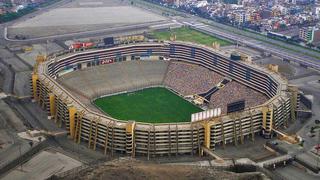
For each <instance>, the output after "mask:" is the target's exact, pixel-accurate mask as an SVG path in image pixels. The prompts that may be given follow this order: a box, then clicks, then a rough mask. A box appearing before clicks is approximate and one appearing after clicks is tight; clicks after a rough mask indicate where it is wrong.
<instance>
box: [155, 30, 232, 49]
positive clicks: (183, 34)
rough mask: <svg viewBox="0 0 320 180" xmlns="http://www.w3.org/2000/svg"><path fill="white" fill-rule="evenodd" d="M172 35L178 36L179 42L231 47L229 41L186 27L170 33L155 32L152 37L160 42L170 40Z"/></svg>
mask: <svg viewBox="0 0 320 180" xmlns="http://www.w3.org/2000/svg"><path fill="white" fill-rule="evenodd" d="M171 33H172V34H175V35H176V37H177V40H178V41H187V42H193V43H197V44H202V45H206V46H212V43H213V42H218V43H220V46H228V45H231V43H230V42H229V41H226V40H223V39H220V38H217V37H214V36H210V35H207V34H204V33H202V32H199V31H196V30H193V29H190V28H186V27H183V28H177V29H172V30H170V31H155V32H152V33H151V35H152V36H153V37H154V38H156V39H159V40H169V39H170V36H171Z"/></svg>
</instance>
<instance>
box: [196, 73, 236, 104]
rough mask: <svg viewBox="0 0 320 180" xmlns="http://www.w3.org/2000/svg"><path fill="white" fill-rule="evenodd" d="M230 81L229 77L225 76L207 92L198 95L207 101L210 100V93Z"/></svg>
mask: <svg viewBox="0 0 320 180" xmlns="http://www.w3.org/2000/svg"><path fill="white" fill-rule="evenodd" d="M231 81H232V80H231V79H230V78H228V77H225V78H224V79H223V80H222V81H220V82H219V83H218V84H217V85H215V86H214V87H212V88H211V89H209V90H208V91H207V92H205V93H201V94H198V95H199V96H201V97H203V98H205V99H206V100H207V101H210V99H211V96H212V94H214V93H215V92H217V91H218V90H219V89H222V88H223V87H224V86H225V85H226V84H228V83H229V82H231Z"/></svg>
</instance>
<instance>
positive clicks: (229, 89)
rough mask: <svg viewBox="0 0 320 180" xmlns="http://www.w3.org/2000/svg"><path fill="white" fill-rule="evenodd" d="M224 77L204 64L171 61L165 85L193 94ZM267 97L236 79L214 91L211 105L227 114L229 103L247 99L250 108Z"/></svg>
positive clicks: (246, 104) (200, 91)
mask: <svg viewBox="0 0 320 180" xmlns="http://www.w3.org/2000/svg"><path fill="white" fill-rule="evenodd" d="M223 79H224V77H223V76H221V75H219V74H218V73H215V72H213V71H210V70H208V69H206V68H204V67H202V66H198V65H193V64H187V63H183V62H171V63H170V65H169V67H168V71H167V75H166V77H165V80H164V85H166V86H168V87H170V88H172V89H174V90H175V91H178V92H179V93H181V94H183V95H191V94H200V93H203V92H206V91H208V90H209V89H211V88H212V87H213V86H215V85H217V84H218V83H219V82H220V81H222V80H223ZM267 99H268V98H267V97H266V96H265V95H264V94H262V93H260V92H257V91H255V90H253V89H251V88H249V87H247V86H245V85H242V84H240V83H238V82H236V81H231V82H229V83H227V84H226V86H225V87H224V88H222V89H220V90H218V91H217V92H215V93H213V95H212V96H211V99H210V107H211V108H219V107H220V108H221V110H222V113H223V114H226V113H227V105H228V104H229V103H233V102H236V101H240V100H245V108H248V107H253V106H257V105H260V104H263V103H264V102H265V101H267Z"/></svg>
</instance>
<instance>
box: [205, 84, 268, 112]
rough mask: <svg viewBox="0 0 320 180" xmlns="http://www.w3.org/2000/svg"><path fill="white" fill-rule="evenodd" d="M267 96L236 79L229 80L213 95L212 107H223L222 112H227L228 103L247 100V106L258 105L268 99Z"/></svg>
mask: <svg viewBox="0 0 320 180" xmlns="http://www.w3.org/2000/svg"><path fill="white" fill-rule="evenodd" d="M267 99H268V98H267V96H265V95H264V94H262V93H260V92H257V91H255V90H253V89H250V88H249V87H247V86H245V85H242V84H240V83H238V82H236V81H232V82H229V83H228V84H226V86H225V87H224V88H222V89H220V90H218V91H217V92H216V93H214V94H213V95H212V96H211V99H210V102H211V106H212V108H219V107H220V108H221V112H222V114H226V113H227V105H228V104H229V103H233V102H236V101H240V100H245V108H248V107H253V106H257V105H260V104H263V103H264V102H266V101H267Z"/></svg>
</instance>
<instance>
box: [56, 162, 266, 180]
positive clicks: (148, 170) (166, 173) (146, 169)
mask: <svg viewBox="0 0 320 180" xmlns="http://www.w3.org/2000/svg"><path fill="white" fill-rule="evenodd" d="M62 179H86V180H87V179H108V180H112V179H117V180H122V179H136V180H140V179H154V180H163V179H166V180H170V179H174V180H180V179H219V180H220V179H228V180H229V179H237V180H242V179H243V180H244V179H250V180H259V179H267V178H266V177H265V176H264V175H263V174H261V173H258V172H253V173H241V174H237V173H233V172H226V171H217V170H215V169H214V168H212V167H199V166H183V165H166V164H155V163H149V162H140V161H136V160H115V161H111V162H108V163H105V164H103V165H99V166H97V167H90V168H87V169H85V170H82V171H80V172H76V173H75V172H74V173H71V174H70V175H69V176H67V177H65V178H62Z"/></svg>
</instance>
